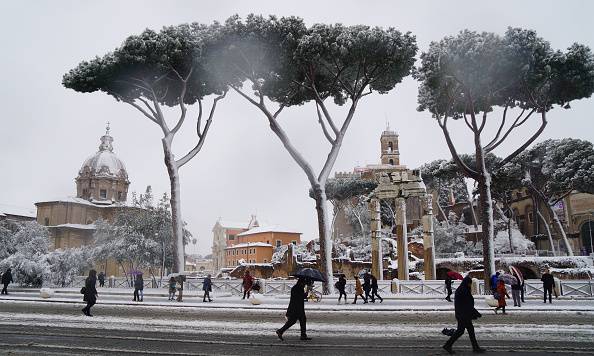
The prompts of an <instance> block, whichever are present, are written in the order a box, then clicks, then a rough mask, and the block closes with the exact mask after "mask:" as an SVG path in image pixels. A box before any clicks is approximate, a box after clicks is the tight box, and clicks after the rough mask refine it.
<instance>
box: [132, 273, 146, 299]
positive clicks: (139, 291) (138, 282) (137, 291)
mask: <svg viewBox="0 0 594 356" xmlns="http://www.w3.org/2000/svg"><path fill="white" fill-rule="evenodd" d="M143 299H144V280H143V279H142V273H140V274H139V275H137V276H136V279H135V280H134V300H133V301H134V302H137V301H138V302H142V301H143Z"/></svg>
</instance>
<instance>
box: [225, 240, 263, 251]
mask: <svg viewBox="0 0 594 356" xmlns="http://www.w3.org/2000/svg"><path fill="white" fill-rule="evenodd" d="M239 247H272V245H271V244H267V243H266V242H248V243H242V244H237V245H233V246H229V247H227V248H225V249H226V250H227V249H230V248H239Z"/></svg>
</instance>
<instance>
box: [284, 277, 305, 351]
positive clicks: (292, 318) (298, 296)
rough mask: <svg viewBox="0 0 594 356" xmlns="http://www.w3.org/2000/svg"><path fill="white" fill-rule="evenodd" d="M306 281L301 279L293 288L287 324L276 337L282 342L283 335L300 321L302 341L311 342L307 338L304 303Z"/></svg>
mask: <svg viewBox="0 0 594 356" xmlns="http://www.w3.org/2000/svg"><path fill="white" fill-rule="evenodd" d="M305 284H306V283H305V279H304V278H299V279H298V280H297V283H295V285H294V286H293V288H291V299H290V300H289V306H288V308H287V314H286V316H287V322H286V323H285V325H283V327H282V328H280V329H278V330H276V335H277V336H278V338H279V339H281V341H284V339H283V333H284V332H285V331H287V329H288V328H290V327H291V326H293V325H295V323H296V322H297V320H299V326H300V328H301V340H311V338H310V337H307V327H306V318H305V303H304V302H303V300H304V298H305V295H304V294H305V292H304V290H303V289H304V287H305Z"/></svg>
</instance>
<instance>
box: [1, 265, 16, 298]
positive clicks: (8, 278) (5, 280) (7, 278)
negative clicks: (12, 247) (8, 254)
mask: <svg viewBox="0 0 594 356" xmlns="http://www.w3.org/2000/svg"><path fill="white" fill-rule="evenodd" d="M12 282H13V280H12V271H11V269H10V268H8V269H7V270H6V272H4V273H3V274H2V284H3V285H4V288H2V294H8V291H7V290H6V289H7V288H8V285H9V284H10V283H12Z"/></svg>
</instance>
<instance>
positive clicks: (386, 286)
mask: <svg viewBox="0 0 594 356" xmlns="http://www.w3.org/2000/svg"><path fill="white" fill-rule="evenodd" d="M258 281H259V283H260V285H261V291H260V292H261V293H263V294H268V295H288V294H290V293H291V287H293V285H295V281H294V280H272V279H269V280H267V279H259V280H258ZM556 282H557V285H556V289H557V291H558V293H559V295H561V296H569V297H594V283H592V281H591V280H558V279H556ZM84 283H85V277H82V276H81V277H76V278H75V279H74V280H73V281H72V283H71V284H70V285H69V286H68V287H71V288H80V287H82V286H83V285H84ZM459 283H460V281H453V284H452V289H453V290H455V289H456V288H457V287H458V286H459ZM144 284H145V288H161V287H159V286H158V283H157V285H156V284H154V283H153V281H152V280H150V279H148V280H145V281H144ZM377 284H378V293H380V294H384V295H387V294H412V295H427V296H431V295H439V294H444V292H445V283H444V281H443V280H428V281H412V280H411V281H400V280H397V279H394V280H391V281H390V280H388V281H377ZM105 286H106V288H109V286H110V284H109V283H108V280H106V281H105ZM111 286H112V287H113V288H131V287H130V286H129V281H126V279H125V278H120V277H118V278H114V279H113V280H112V283H111ZM167 287H168V284H167V283H165V282H164V283H163V287H162V288H167ZM184 290H185V291H202V279H191V280H188V281H186V282H185V283H184ZM314 290H316V291H318V292H321V291H322V284H321V283H319V282H316V283H315V284H314ZM332 290H333V291H334V292H336V293H338V291H336V290H335V288H334V286H332ZM212 291H213V292H215V293H217V292H219V293H231V294H232V295H241V294H242V293H243V287H242V280H241V279H212ZM345 292H346V293H347V294H354V293H355V282H354V281H353V280H348V281H347V284H346V286H345ZM478 293H479V294H489V291H485V284H484V281H483V280H478ZM543 293H544V290H543V286H542V282H541V281H540V280H537V279H533V280H529V279H528V280H526V281H525V291H524V295H526V296H542V295H543Z"/></svg>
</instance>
